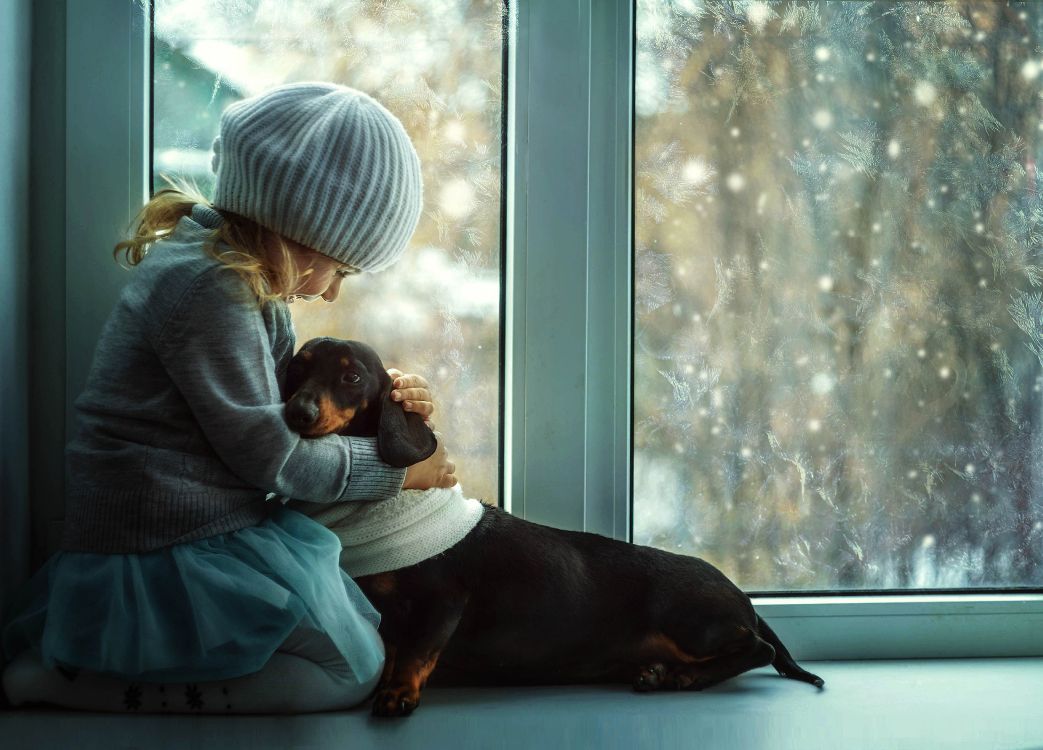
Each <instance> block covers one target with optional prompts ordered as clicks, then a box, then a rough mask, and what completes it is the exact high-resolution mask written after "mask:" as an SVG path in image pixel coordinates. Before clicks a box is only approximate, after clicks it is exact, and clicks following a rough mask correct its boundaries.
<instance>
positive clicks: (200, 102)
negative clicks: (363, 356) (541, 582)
mask: <svg viewBox="0 0 1043 750" xmlns="http://www.w3.org/2000/svg"><path fill="white" fill-rule="evenodd" d="M155 17H156V25H155V67H154V71H153V73H154V91H155V117H154V120H153V134H154V143H155V148H154V153H153V159H154V165H155V171H154V175H153V183H154V187H155V188H156V189H159V188H161V187H165V185H166V183H165V182H164V181H163V180H162V177H161V175H162V174H164V173H165V174H172V175H174V174H178V175H182V176H186V177H190V178H193V179H194V180H196V182H197V183H198V184H199V186H200V187H201V188H202V189H203V191H204V193H209V191H210V190H211V188H212V187H213V182H212V174H211V173H210V147H211V143H212V142H213V139H214V137H215V136H216V135H217V128H218V119H219V117H220V113H221V111H222V110H223V109H224V108H225V107H226V106H227V105H228V104H230V103H232V102H235V101H238V100H240V99H243V98H245V97H248V96H253V95H254V94H257V93H260V92H261V91H263V90H264V89H266V88H269V87H271V86H275V85H279V84H282V83H290V82H293V81H304V80H323V81H333V82H335V83H342V84H345V85H349V86H354V87H356V88H359V89H361V90H363V91H366V92H367V93H369V94H371V95H373V96H375V97H376V98H377V99H378V100H380V101H381V102H382V103H383V104H384V105H385V106H386V107H387V108H388V109H390V110H391V111H392V112H394V113H395V115H396V116H398V117H399V119H401V120H402V122H403V124H404V125H405V127H406V130H407V131H408V132H409V134H410V137H411V138H412V140H413V143H414V145H415V146H416V149H417V153H418V154H419V156H420V161H421V164H422V166H423V177H424V210H423V213H422V215H421V218H420V224H419V227H418V228H417V232H416V234H415V235H414V236H413V239H412V241H411V243H410V247H409V249H408V250H407V251H406V255H405V256H404V257H403V260H402V261H401V263H400V264H398V265H397V266H395V267H394V268H392V269H390V270H388V271H385V272H382V273H379V274H373V275H370V274H365V275H362V276H360V277H354V278H349V279H347V280H346V281H345V282H344V283H343V284H342V287H341V293H340V299H338V300H337V302H336V304H333V305H326V304H323V303H321V302H313V303H297V304H294V305H292V306H291V308H290V309H291V311H292V313H293V318H294V325H295V327H296V330H297V338H298V341H299V342H303V341H305V340H307V339H309V338H311V337H313V336H336V337H339V338H352V339H359V340H363V341H366V342H368V343H370V344H372V345H373V346H374V347H376V349H377V350H378V351H379V352H380V353H381V356H382V357H383V359H384V362H385V364H386V365H387V366H389V367H397V368H399V369H401V370H403V371H406V372H415V373H418V374H420V375H423V376H424V377H426V378H427V379H428V380H429V381H430V382H431V385H432V390H433V392H434V398H435V404H436V408H437V411H436V413H435V415H434V421H435V423H436V424H437V426H438V429H439V431H440V432H442V433H443V434H444V435H445V436H446V444H447V447H448V449H449V452H450V457H451V458H452V459H453V461H454V462H455V463H456V465H457V467H458V472H457V473H458V475H459V477H460V479H461V483H462V484H463V486H464V488H465V490H466V491H467V493H468V495H470V496H472V497H480V498H482V499H484V500H486V501H488V502H491V503H496V502H498V486H499V466H498V463H499V441H500V436H499V409H498V404H499V401H500V392H499V366H500V365H499V363H500V356H499V339H500V320H499V310H500V268H499V267H500V247H499V238H500V182H501V181H500V175H501V168H502V165H501V164H500V152H501V149H500V145H501V144H500V133H501V107H502V101H503V97H502V89H503V85H502V84H503V82H502V80H501V50H502V44H503V32H502V29H503V7H502V5H501V3H499V2H495V1H494V0H337V2H326V1H323V2H316V1H315V0H157V2H156V16H155Z"/></svg>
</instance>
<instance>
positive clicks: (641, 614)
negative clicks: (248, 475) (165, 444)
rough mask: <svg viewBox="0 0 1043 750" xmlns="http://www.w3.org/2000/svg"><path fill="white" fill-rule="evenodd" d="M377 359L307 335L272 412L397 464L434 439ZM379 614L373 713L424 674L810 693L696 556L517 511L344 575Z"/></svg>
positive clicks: (391, 704)
mask: <svg viewBox="0 0 1043 750" xmlns="http://www.w3.org/2000/svg"><path fill="white" fill-rule="evenodd" d="M391 384H392V381H391V377H390V376H389V375H388V374H387V371H386V370H385V368H384V365H383V363H382V362H381V360H380V357H379V356H377V353H376V352H375V351H374V350H373V349H372V348H371V347H369V346H368V345H366V344H364V343H361V342H358V341H344V340H339V339H332V338H320V339H312V340H310V341H308V342H307V343H305V344H304V345H303V346H302V347H301V349H300V351H299V352H298V353H297V354H296V355H295V356H294V357H293V358H292V360H291V362H290V364H289V366H288V368H287V372H286V379H285V385H284V388H283V397H284V400H285V402H286V403H285V407H284V416H285V419H286V421H287V423H288V424H289V425H290V427H291V428H292V429H294V430H296V431H298V432H299V433H300V434H301V435H303V436H308V437H315V436H319V435H323V434H328V433H337V434H340V435H367V436H374V435H375V436H376V437H377V446H378V451H379V453H380V455H381V458H382V459H383V460H384V461H385V462H386V463H388V464H390V465H392V466H398V467H405V466H410V465H412V464H414V463H417V462H419V461H422V460H424V459H425V458H427V457H428V456H430V455H431V454H432V453H433V452H434V450H435V448H436V442H435V437H434V434H433V433H432V432H431V430H430V428H428V426H427V425H426V424H425V423H424V420H423V418H422V417H420V416H419V415H417V414H414V413H410V412H406V411H405V410H404V409H403V408H402V406H401V405H400V404H398V403H396V402H394V401H392V400H391V399H390V393H391ZM356 582H357V583H358V585H359V587H360V588H361V589H362V591H363V593H365V595H366V596H367V598H369V600H370V601H371V602H372V603H373V606H374V607H375V608H376V609H377V610H378V611H379V612H380V614H381V623H380V628H379V632H380V635H381V637H382V638H383V640H384V644H385V651H386V658H385V667H384V672H383V675H382V677H381V680H380V683H379V685H378V687H377V689H376V692H375V694H374V698H373V704H372V712H373V714H374V715H377V716H407V715H409V714H410V713H412V712H413V710H414V709H416V707H417V705H418V704H419V702H420V693H421V691H422V690H423V688H424V686H425V685H426V684H427V683H428V679H429V678H431V684H454V685H460V684H471V685H474V684H482V685H491V684H496V685H504V684H511V685H519V684H529V685H531V684H566V683H591V682H623V683H629V684H631V685H632V686H633V688H634V689H635V690H637V691H653V690H661V689H670V690H702V689H704V688H708V687H710V686H712V685H716V684H717V683H720V682H722V681H724V680H727V679H729V678H731V677H734V676H736V675H739V674H741V673H742V672H745V671H747V670H750V669H754V668H756V667H762V666H767V665H769V664H770V665H771V666H773V667H774V668H775V670H776V671H777V672H778V673H779V674H780V675H782V676H783V677H788V678H791V679H794V680H800V681H802V682H807V683H810V684H812V685H814V686H816V687H820V688H821V687H822V685H823V684H824V683H823V680H822V679H821V678H820V677H818V676H816V675H814V674H811V673H810V672H807V671H805V670H804V669H802V668H801V667H800V666H798V665H797V663H796V661H795V660H794V659H793V657H792V656H791V655H790V653H789V651H787V650H786V647H785V646H784V645H783V644H782V642H781V641H780V640H779V638H778V636H777V635H775V633H774V632H773V631H772V630H771V628H769V627H768V625H767V623H765V622H764V620H763V619H761V618H760V616H758V615H757V613H756V612H755V611H754V609H753V606H752V604H751V602H750V598H749V597H748V596H747V595H746V594H744V593H743V592H742V591H741V590H740V589H739V588H738V587H737V586H735V584H733V583H732V582H731V581H730V580H728V578H726V577H725V575H724V574H723V573H721V572H720V571H719V570H717V569H716V568H715V567H713V566H712V565H710V564H709V563H707V562H705V561H704V560H701V559H699V558H696V557H689V556H685V555H678V554H672V553H670V552H665V551H662V550H658V549H654V548H651V547H645V546H640V545H635V544H629V543H627V542H622V541H619V540H616V539H610V538H608V537H604V536H600V535H598V534H591V533H585V532H578V531H564V530H561V529H555V528H551V527H549V526H543V525H540V524H537V523H532V522H529V521H525V520H523V519H521V518H517V517H515V516H512V515H510V514H509V513H506V512H504V511H502V510H500V509H499V508H496V507H492V506H488V505H485V506H483V509H482V515H481V517H480V519H479V521H478V523H477V525H476V526H475V527H474V528H473V529H472V530H471V531H470V532H468V533H467V535H466V536H465V537H464V538H463V539H462V540H461V541H459V542H457V543H456V544H455V545H453V546H452V547H450V548H449V549H448V550H446V551H445V552H442V553H440V554H437V555H435V556H434V557H430V558H428V559H426V560H423V561H421V562H419V563H417V564H415V565H411V566H409V567H405V568H400V569H398V570H392V571H387V572H384V573H378V574H375V575H366V576H360V577H358V578H357V579H356Z"/></svg>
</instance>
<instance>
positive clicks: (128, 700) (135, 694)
mask: <svg viewBox="0 0 1043 750" xmlns="http://www.w3.org/2000/svg"><path fill="white" fill-rule="evenodd" d="M123 707H124V708H126V709H127V710H128V711H137V710H138V709H140V708H141V685H138V684H137V683H136V682H132V683H130V686H129V687H128V688H127V690H126V692H125V693H123Z"/></svg>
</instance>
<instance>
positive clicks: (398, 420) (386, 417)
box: [377, 370, 438, 469]
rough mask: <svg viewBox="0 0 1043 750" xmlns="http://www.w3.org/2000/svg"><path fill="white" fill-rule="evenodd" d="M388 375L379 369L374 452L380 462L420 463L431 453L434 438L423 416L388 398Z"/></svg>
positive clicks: (434, 445) (402, 465)
mask: <svg viewBox="0 0 1043 750" xmlns="http://www.w3.org/2000/svg"><path fill="white" fill-rule="evenodd" d="M391 383H392V381H391V376H390V375H388V374H387V372H385V371H384V370H381V389H380V390H381V393H380V403H381V411H380V423H379V425H378V427H377V451H378V452H379V453H380V457H381V458H382V459H383V460H384V463H387V464H390V465H391V466H394V467H396V468H399V469H401V468H405V467H406V466H412V465H413V464H417V463H420V462H421V461H423V460H424V459H425V458H427V457H428V456H430V455H431V454H432V453H434V452H435V448H437V447H438V441H437V440H436V439H435V434H434V433H433V432H431V428H430V427H428V426H427V425H426V424H424V418H423V417H421V416H420V415H419V414H416V413H414V412H408V411H406V410H405V409H403V408H402V404H400V403H398V402H397V401H392V400H391Z"/></svg>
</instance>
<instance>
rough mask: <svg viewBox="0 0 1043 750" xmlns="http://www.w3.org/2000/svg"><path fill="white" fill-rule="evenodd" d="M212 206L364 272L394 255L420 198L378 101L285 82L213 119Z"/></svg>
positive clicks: (410, 154) (395, 128) (397, 135)
mask: <svg viewBox="0 0 1043 750" xmlns="http://www.w3.org/2000/svg"><path fill="white" fill-rule="evenodd" d="M212 166H213V170H214V174H216V175H217V182H216V184H215V186H214V197H213V204H214V207H215V208H220V209H224V210H226V211H231V212H233V213H237V214H239V215H241V216H245V217H246V218H248V219H253V220H254V221H256V222H257V223H258V224H260V225H262V226H264V227H267V228H268V229H271V230H273V231H275V232H278V233H279V234H281V235H282V236H284V237H287V238H289V239H291V240H294V241H295V242H299V243H301V244H302V245H305V246H307V247H309V248H311V249H313V250H317V251H319V252H320V253H322V254H324V255H328V256H329V257H331V258H335V259H336V260H339V261H341V262H343V263H348V264H350V265H352V266H355V267H356V268H359V269H361V270H363V271H379V270H381V269H384V268H387V267H388V266H390V265H391V264H392V263H394V262H395V261H396V260H398V258H399V256H401V255H402V252H403V251H404V250H405V249H406V244H407V243H408V242H409V238H410V237H411V236H412V235H413V232H414V231H415V229H416V225H417V221H418V220H419V218H420V208H421V205H422V202H423V183H422V182H421V178H420V159H419V157H418V156H417V153H416V150H415V149H414V148H413V144H412V142H411V141H410V140H409V136H408V135H407V134H406V130H405V128H404V127H402V123H401V122H399V120H398V118H396V117H395V116H394V115H393V114H391V113H390V112H388V110H387V109H385V108H384V106H383V105H382V104H380V103H379V102H378V101H376V100H375V99H373V98H372V97H370V96H369V95H367V94H364V93H363V92H361V91H357V90H355V89H352V88H348V87H347V86H338V85H336V84H332V83H291V84H289V85H286V86H279V87H277V88H274V89H270V90H269V91H266V92H265V93H263V94H260V95H259V96H255V97H253V98H251V99H246V100H244V101H241V102H236V103H235V104H232V105H230V106H229V107H228V108H227V109H225V111H224V113H223V114H222V115H221V127H220V134H219V135H218V137H217V139H216V140H215V141H214V156H213V161H212Z"/></svg>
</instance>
